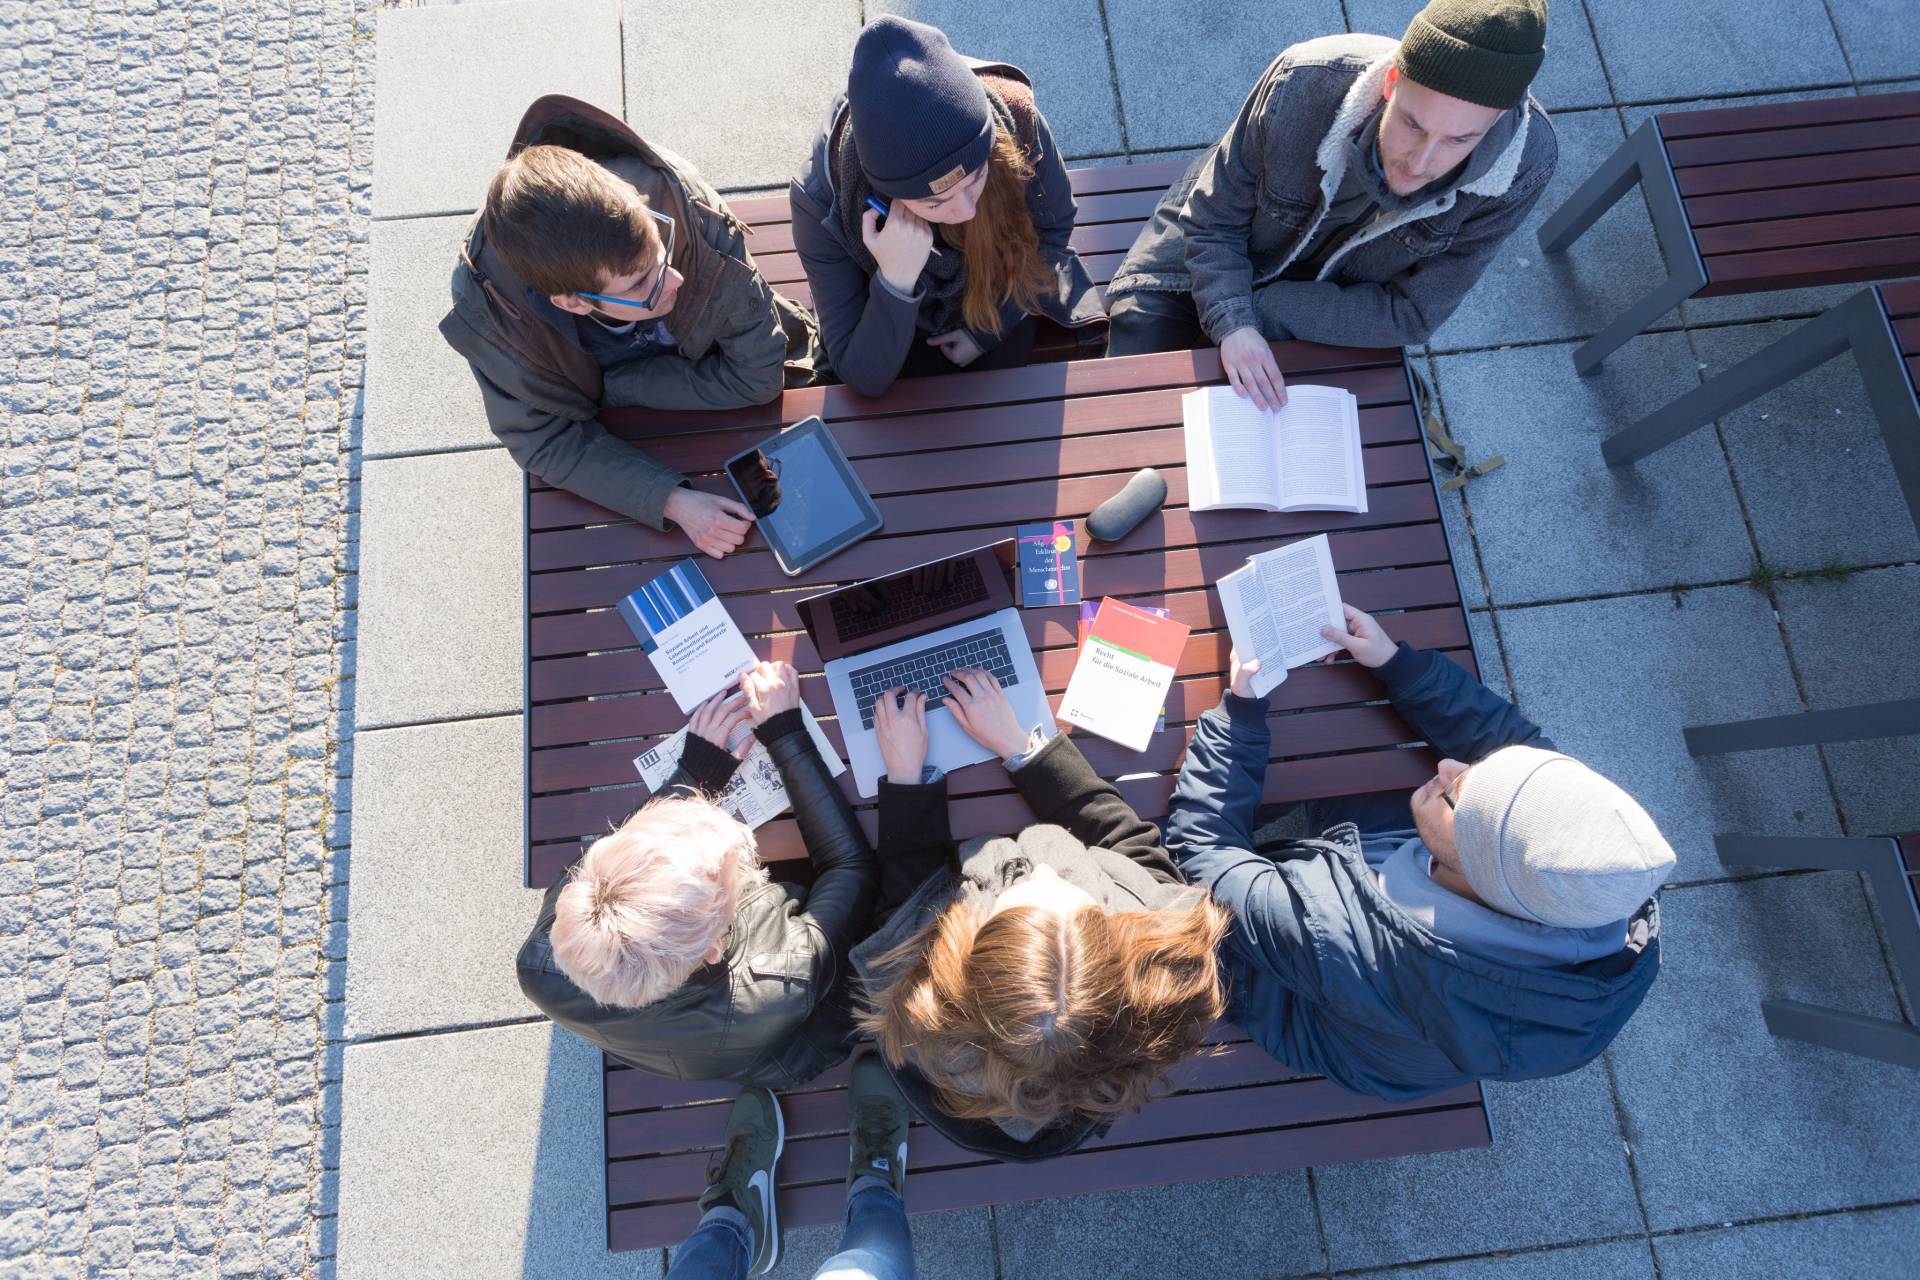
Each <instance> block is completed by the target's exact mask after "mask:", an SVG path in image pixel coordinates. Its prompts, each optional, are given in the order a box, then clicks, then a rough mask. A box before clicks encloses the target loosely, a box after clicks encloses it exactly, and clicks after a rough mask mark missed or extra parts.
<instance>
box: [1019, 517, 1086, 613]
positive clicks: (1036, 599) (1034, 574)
mask: <svg viewBox="0 0 1920 1280" xmlns="http://www.w3.org/2000/svg"><path fill="white" fill-rule="evenodd" d="M1014 537H1015V538H1016V539H1018V546H1019V549H1020V607H1021V608H1023V609H1042V608H1045V607H1046V606H1048V605H1055V604H1079V603H1080V557H1079V556H1078V555H1076V554H1075V552H1074V549H1073V521H1071V520H1049V521H1046V522H1045V523H1043V524H1023V525H1021V526H1020V527H1019V528H1018V529H1016V530H1014Z"/></svg>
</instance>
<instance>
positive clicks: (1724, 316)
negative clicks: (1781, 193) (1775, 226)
mask: <svg viewBox="0 0 1920 1280" xmlns="http://www.w3.org/2000/svg"><path fill="white" fill-rule="evenodd" d="M1852 96H1853V89H1852V88H1850V87H1847V88H1828V89H1801V90H1797V91H1795V92H1792V93H1757V94H1748V95H1745V96H1742V97H1737V98H1712V99H1708V100H1706V101H1702V102H1666V103H1659V104H1656V105H1651V106H1636V107H1624V108H1622V109H1621V112H1620V119H1621V123H1622V125H1623V126H1624V127H1625V128H1626V130H1627V132H1628V133H1632V132H1633V131H1634V130H1635V129H1638V128H1639V127H1640V126H1641V124H1643V123H1644V122H1646V121H1647V120H1649V119H1651V118H1653V117H1654V116H1656V115H1658V114H1660V113H1662V112H1667V111H1689V110H1700V109H1705V110H1718V109H1719V108H1721V107H1753V106H1760V105H1762V104H1764V103H1771V102H1807V101H1811V100H1813V99H1817V98H1849V97H1852ZM1860 287H1861V286H1859V285H1857V284H1844V285H1823V286H1821V287H1819V288H1813V289H1785V290H1780V289H1774V290H1763V291H1762V292H1759V293H1735V294H1728V295H1725V296H1722V297H1717V298H1688V299H1687V300H1686V301H1685V302H1682V303H1681V304H1680V316H1681V318H1682V319H1683V320H1685V321H1686V323H1688V324H1725V323H1728V322H1729V321H1734V320H1769V319H1772V318H1773V317H1775V316H1782V315H1813V314H1815V313H1817V312H1821V311H1825V310H1826V309H1827V308H1828V307H1830V306H1832V305H1834V304H1835V303H1837V302H1841V301H1843V300H1845V299H1846V298H1847V297H1849V296H1850V295H1852V294H1854V293H1857V292H1858V291H1859V289H1860ZM1670 319H1671V318H1670V317H1669V318H1668V320H1667V321H1663V323H1666V322H1670Z"/></svg>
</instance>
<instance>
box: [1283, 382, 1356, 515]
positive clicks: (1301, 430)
mask: <svg viewBox="0 0 1920 1280" xmlns="http://www.w3.org/2000/svg"><path fill="white" fill-rule="evenodd" d="M1274 422H1275V425H1276V434H1277V435H1278V437H1279V441H1280V472H1281V474H1280V496H1281V503H1282V505H1283V506H1287V507H1306V506H1313V507H1336V508H1340V509H1342V510H1353V509H1358V510H1361V511H1364V510H1366V482H1365V480H1364V478H1363V477H1362V476H1361V474H1360V449H1359V443H1360V414H1359V409H1358V406H1357V403H1356V401H1355V400H1354V397H1353V394H1352V393H1351V392H1348V391H1344V390H1342V389H1340V388H1339V387H1314V386H1299V387H1289V388H1288V389H1287V403H1286V404H1285V406H1283V407H1282V408H1281V410H1280V411H1279V412H1278V413H1277V414H1275V415H1274Z"/></svg>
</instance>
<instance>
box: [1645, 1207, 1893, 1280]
mask: <svg viewBox="0 0 1920 1280" xmlns="http://www.w3.org/2000/svg"><path fill="white" fill-rule="evenodd" d="M1653 1248H1654V1252H1655V1253H1657V1254H1658V1255H1659V1258H1660V1274H1661V1275H1662V1276H1663V1277H1664V1278H1665V1280H1717V1277H1720V1276H1739V1277H1741V1280H1910V1277H1912V1276H1915V1275H1920V1208H1916V1207H1914V1206H1913V1205H1902V1206H1901V1207H1899V1208H1897V1209H1874V1210H1867V1211H1865V1212H1860V1213H1837V1214H1822V1215H1820V1216H1818V1217H1813V1218H1794V1219H1789V1220H1787V1221H1784V1222H1761V1223H1756V1224H1754V1225H1753V1226H1749V1227H1733V1228H1729V1229H1727V1230H1722V1231H1701V1232H1689V1233H1688V1234H1686V1235H1677V1236H1661V1237H1660V1238H1658V1239H1656V1240H1655V1241H1654V1242H1653Z"/></svg>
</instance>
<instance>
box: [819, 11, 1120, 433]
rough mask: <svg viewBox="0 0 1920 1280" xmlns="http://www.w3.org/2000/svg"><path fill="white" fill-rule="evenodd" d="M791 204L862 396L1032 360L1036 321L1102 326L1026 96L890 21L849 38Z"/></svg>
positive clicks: (1058, 179)
mask: <svg viewBox="0 0 1920 1280" xmlns="http://www.w3.org/2000/svg"><path fill="white" fill-rule="evenodd" d="M788 200H789V203H790V204H791V205H792V209H793V247H794V250H795V252H797V253H798V254H799V256H800V263H801V265H802V266H803V267H804V268H805V269H806V273H807V285H808V287H809V288H810V289H811V290H812V292H813V309H814V312H815V314H817V315H818V316H819V317H820V330H821V335H822V338H823V340H824V341H825V344H826V348H827V351H828V352H829V354H830V355H831V357H832V362H833V367H834V370H835V372H836V373H837V374H838V376H840V377H842V378H844V379H846V382H847V385H848V386H850V387H852V388H853V389H854V390H856V391H859V392H861V393H862V394H864V395H879V394H880V393H882V392H884V391H885V390H886V389H887V388H888V387H890V386H892V385H893V381H894V379H896V378H900V377H916V376H919V375H922V374H929V373H942V372H951V371H952V370H954V369H958V368H965V367H971V368H976V369H994V368H1009V367H1013V366H1017V365H1023V364H1026V363H1027V361H1028V359H1029V358H1030V357H1031V354H1032V351H1033V339H1034V317H1036V316H1045V317H1047V318H1048V319H1050V320H1053V321H1055V322H1057V323H1059V324H1063V325H1067V326H1070V327H1074V328H1083V329H1086V330H1088V332H1090V333H1091V332H1094V331H1095V329H1096V327H1097V328H1098V329H1099V330H1101V331H1104V328H1105V319H1106V316H1105V312H1104V311H1103V310H1102V307H1101V302H1100V294H1099V291H1098V290H1096V289H1095V288H1094V287H1093V280H1092V278H1091V277H1090V276H1089V275H1088V274H1087V269H1086V267H1085V265H1084V264H1082V263H1081V261H1080V258H1079V256H1078V255H1077V254H1076V253H1075V252H1074V251H1073V247H1072V245H1071V244H1070V243H1069V242H1070V240H1071V237H1072V235H1073V221H1074V213H1075V209H1074V203H1073V191H1072V189H1071V186H1070V184H1069V181H1068V178H1067V171H1066V167H1065V165H1063V164H1062V163H1061V159H1060V148H1059V147H1058V146H1057V145H1056V144H1055V143H1054V140H1053V132H1052V130H1051V128H1049V126H1048V124H1047V120H1046V117H1045V116H1043V115H1041V114H1040V109H1039V107H1037V106H1036V105H1035V104H1034V94H1033V85H1032V83H1031V82H1030V81H1029V80H1028V79H1027V76H1026V73H1025V72H1023V71H1021V70H1020V69H1019V68H1018V67H1014V66H1010V65H1008V64H1007V63H1004V62H981V61H979V60H978V59H974V58H966V57H962V56H961V55H960V54H958V53H956V52H954V49H953V46H952V45H950V44H949V43H948V42H947V37H946V35H945V34H944V33H942V32H941V31H939V30H938V29H937V28H934V27H930V26H927V25H926V24H924V23H919V22H913V21H910V20H908V19H905V18H897V17H894V16H892V15H886V16H883V17H880V18H876V19H875V20H874V21H873V22H871V23H869V24H868V25H867V26H866V28H865V29H863V30H862V31H861V32H860V35H859V38H858V39H857V40H855V42H854V46H853V65H852V67H851V69H850V70H849V72H848V74H847V91H846V93H844V94H842V95H841V96H840V97H838V98H836V99H835V100H834V103H833V106H832V107H831V108H830V109H829V110H828V113H827V122H826V126H825V127H824V128H823V129H822V130H821V132H820V136H819V137H818V138H817V139H816V140H815V142H814V144H813V151H812V154H811V155H810V156H809V157H808V159H807V163H806V165H805V167H804V168H802V169H801V171H800V173H799V175H798V176H796V177H795V178H794V179H793V181H792V183H791V184H790V186H789V188H788ZM882 209H884V210H886V213H885V216H884V217H883V216H882V214H881V212H880V210H882Z"/></svg>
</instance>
